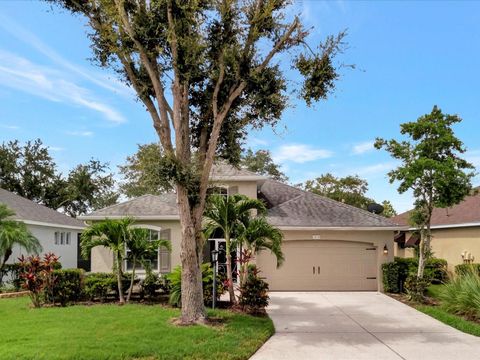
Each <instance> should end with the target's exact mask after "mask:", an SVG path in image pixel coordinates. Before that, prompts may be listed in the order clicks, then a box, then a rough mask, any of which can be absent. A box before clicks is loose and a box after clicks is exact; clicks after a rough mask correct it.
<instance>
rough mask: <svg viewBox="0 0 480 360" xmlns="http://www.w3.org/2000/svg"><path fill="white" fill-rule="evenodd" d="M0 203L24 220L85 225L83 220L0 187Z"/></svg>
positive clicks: (63, 224)
mask: <svg viewBox="0 0 480 360" xmlns="http://www.w3.org/2000/svg"><path fill="white" fill-rule="evenodd" d="M0 203H3V204H6V205H7V206H8V207H9V208H10V209H12V210H13V211H15V216H14V218H15V219H16V220H21V221H25V222H29V221H32V222H41V223H48V224H55V225H58V226H73V227H85V225H84V224H83V222H81V221H79V220H77V219H74V218H72V217H70V216H67V215H65V214H62V213H59V212H58V211H55V210H52V209H50V208H47V207H46V206H43V205H40V204H37V203H35V202H33V201H31V200H29V199H26V198H24V197H21V196H19V195H17V194H14V193H12V192H10V191H7V190H5V189H0Z"/></svg>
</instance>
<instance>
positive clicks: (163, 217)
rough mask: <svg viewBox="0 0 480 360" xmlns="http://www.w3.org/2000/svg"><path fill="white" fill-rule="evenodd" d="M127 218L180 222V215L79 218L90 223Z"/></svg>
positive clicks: (85, 216) (86, 216)
mask: <svg viewBox="0 0 480 360" xmlns="http://www.w3.org/2000/svg"><path fill="white" fill-rule="evenodd" d="M125 217H131V218H133V219H135V220H180V216H179V215H140V216H135V215H130V216H129V215H83V216H79V217H78V219H80V220H84V221H88V220H107V219H123V218H125Z"/></svg>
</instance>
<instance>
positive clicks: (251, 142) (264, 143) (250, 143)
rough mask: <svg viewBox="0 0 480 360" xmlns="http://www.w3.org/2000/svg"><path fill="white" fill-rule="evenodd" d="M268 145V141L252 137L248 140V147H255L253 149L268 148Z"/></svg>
mask: <svg viewBox="0 0 480 360" xmlns="http://www.w3.org/2000/svg"><path fill="white" fill-rule="evenodd" d="M267 145H268V141H267V140H263V139H259V138H257V137H250V138H248V141H247V146H249V147H253V148H257V147H261V146H267Z"/></svg>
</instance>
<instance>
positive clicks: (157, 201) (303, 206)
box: [80, 164, 395, 228]
mask: <svg viewBox="0 0 480 360" xmlns="http://www.w3.org/2000/svg"><path fill="white" fill-rule="evenodd" d="M215 171H218V174H222V176H224V177H226V176H231V179H232V180H233V179H235V180H238V178H239V177H241V176H244V178H247V177H248V178H249V179H250V178H252V179H253V176H257V178H258V179H261V180H259V182H258V184H259V187H258V197H259V198H260V199H262V200H264V201H265V202H266V203H267V207H268V209H269V210H268V214H267V219H268V221H269V222H270V223H271V224H273V225H276V226H298V227H302V226H304V227H378V228H382V227H395V224H394V223H393V222H392V221H390V220H388V219H387V218H384V217H383V216H379V215H374V214H371V213H369V212H367V211H364V210H361V209H358V208H356V207H353V206H349V205H345V204H342V203H339V202H337V201H334V200H331V199H328V198H325V197H322V196H318V195H314V194H312V193H309V192H306V191H303V190H300V189H297V188H295V187H292V186H289V185H286V184H283V183H280V182H278V181H274V180H269V179H266V178H265V177H261V176H258V175H256V174H254V173H252V172H250V171H247V170H242V169H236V168H233V167H232V166H230V165H227V164H220V165H218V164H217V166H216V167H215ZM123 216H132V217H136V218H143V219H152V220H153V219H160V218H178V208H177V204H176V195H175V194H173V193H170V194H165V195H160V196H156V195H144V196H141V197H139V198H136V199H132V200H129V201H126V202H124V203H121V204H117V205H113V206H110V207H107V208H104V209H101V210H97V211H95V212H93V213H92V214H89V215H87V216H82V217H80V218H81V219H85V220H88V219H90V220H97V219H102V218H107V217H123Z"/></svg>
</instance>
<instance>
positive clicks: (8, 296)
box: [0, 291, 30, 299]
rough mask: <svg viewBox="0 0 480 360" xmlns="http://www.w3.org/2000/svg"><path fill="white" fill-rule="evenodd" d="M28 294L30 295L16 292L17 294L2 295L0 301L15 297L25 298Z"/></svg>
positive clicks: (25, 292)
mask: <svg viewBox="0 0 480 360" xmlns="http://www.w3.org/2000/svg"><path fill="white" fill-rule="evenodd" d="M29 293H30V291H17V292H9V293H2V294H0V299H7V298H17V297H22V296H27V295H28V294H29Z"/></svg>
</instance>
